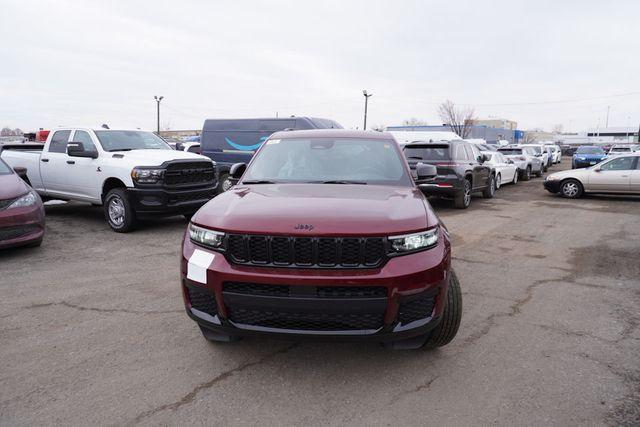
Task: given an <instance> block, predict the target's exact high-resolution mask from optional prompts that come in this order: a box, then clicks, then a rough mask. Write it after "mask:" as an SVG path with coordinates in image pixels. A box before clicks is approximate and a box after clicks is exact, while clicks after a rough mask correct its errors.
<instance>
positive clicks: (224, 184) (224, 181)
mask: <svg viewBox="0 0 640 427" xmlns="http://www.w3.org/2000/svg"><path fill="white" fill-rule="evenodd" d="M218 185H219V186H220V188H219V190H218V191H219V193H218V194H220V193H224V192H225V191H228V190H229V189H230V188H231V187H233V182H231V180H230V179H229V174H228V173H223V174H221V175H220V180H219V184H218Z"/></svg>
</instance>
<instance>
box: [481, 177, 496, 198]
mask: <svg viewBox="0 0 640 427" xmlns="http://www.w3.org/2000/svg"><path fill="white" fill-rule="evenodd" d="M495 194H496V177H495V175H491V176H490V177H489V184H488V185H487V187H486V188H485V189H484V190H483V191H482V197H484V198H485V199H492V198H493V196H494V195H495Z"/></svg>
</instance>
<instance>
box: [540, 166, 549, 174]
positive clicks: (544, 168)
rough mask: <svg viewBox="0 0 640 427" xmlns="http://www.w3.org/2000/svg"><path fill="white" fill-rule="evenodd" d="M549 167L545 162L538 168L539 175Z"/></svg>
mask: <svg viewBox="0 0 640 427" xmlns="http://www.w3.org/2000/svg"><path fill="white" fill-rule="evenodd" d="M548 169H549V166H547V165H546V164H544V165H543V166H542V167H541V168H540V175H538V176H541V175H542V172H546V171H547V170H548Z"/></svg>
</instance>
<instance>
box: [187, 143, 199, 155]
mask: <svg viewBox="0 0 640 427" xmlns="http://www.w3.org/2000/svg"><path fill="white" fill-rule="evenodd" d="M187 151H188V152H190V153H197V154H200V146H199V145H192V146H191V147H189V149H188V150H187Z"/></svg>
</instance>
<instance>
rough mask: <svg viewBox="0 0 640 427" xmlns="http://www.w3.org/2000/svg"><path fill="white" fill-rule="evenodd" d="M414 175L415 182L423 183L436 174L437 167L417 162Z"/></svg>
mask: <svg viewBox="0 0 640 427" xmlns="http://www.w3.org/2000/svg"><path fill="white" fill-rule="evenodd" d="M416 175H417V178H416V184H423V183H424V182H425V181H429V180H431V179H433V178H435V177H436V176H438V169H437V168H436V167H435V166H433V165H427V164H425V163H418V164H417V165H416Z"/></svg>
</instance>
